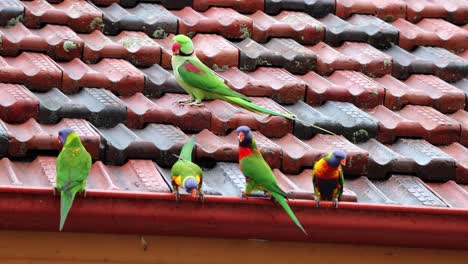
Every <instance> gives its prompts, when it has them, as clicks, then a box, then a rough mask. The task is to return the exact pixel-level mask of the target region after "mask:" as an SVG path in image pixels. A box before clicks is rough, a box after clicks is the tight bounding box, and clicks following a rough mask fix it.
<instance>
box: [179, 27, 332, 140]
mask: <svg viewBox="0 0 468 264" xmlns="http://www.w3.org/2000/svg"><path fill="white" fill-rule="evenodd" d="M173 41H174V44H173V45H172V53H173V55H172V58H171V63H172V69H173V70H174V76H175V79H176V81H177V83H178V84H179V85H180V86H181V87H182V88H183V89H184V90H185V91H186V92H187V93H188V94H189V95H190V99H188V100H186V101H180V102H179V104H183V105H196V106H203V104H202V103H201V102H202V101H203V100H214V99H219V100H223V101H226V102H228V103H231V104H234V105H237V106H240V107H242V108H244V109H247V110H249V111H252V112H255V113H264V114H269V115H274V116H282V117H285V118H287V119H291V120H296V121H299V122H301V123H303V124H305V125H307V126H311V127H315V128H317V129H320V130H322V131H325V132H326V133H329V134H334V133H332V132H330V131H328V130H325V129H323V128H321V127H317V126H315V125H312V124H308V123H306V122H304V121H302V120H299V119H298V118H297V117H296V116H294V115H292V114H283V113H278V112H275V111H272V110H269V109H267V108H264V107H261V106H259V105H256V104H254V103H252V100H251V99H250V98H249V97H247V96H245V95H243V94H240V93H238V92H235V91H233V90H231V89H230V88H229V87H228V86H227V85H226V84H225V83H224V80H222V79H221V78H219V77H218V76H217V75H216V74H215V73H214V72H213V71H212V70H211V69H210V68H208V67H207V66H206V65H204V64H203V63H202V62H201V61H200V60H199V59H198V58H197V56H196V54H195V52H194V47H193V43H192V40H191V39H190V38H189V37H187V36H185V35H177V36H175V37H174V38H173Z"/></svg>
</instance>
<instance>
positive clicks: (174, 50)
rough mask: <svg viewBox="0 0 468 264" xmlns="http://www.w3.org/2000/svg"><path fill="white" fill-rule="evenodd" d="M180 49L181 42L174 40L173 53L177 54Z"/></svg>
mask: <svg viewBox="0 0 468 264" xmlns="http://www.w3.org/2000/svg"><path fill="white" fill-rule="evenodd" d="M179 50H180V44H179V42H174V44H173V45H172V53H173V54H175V55H177V54H179Z"/></svg>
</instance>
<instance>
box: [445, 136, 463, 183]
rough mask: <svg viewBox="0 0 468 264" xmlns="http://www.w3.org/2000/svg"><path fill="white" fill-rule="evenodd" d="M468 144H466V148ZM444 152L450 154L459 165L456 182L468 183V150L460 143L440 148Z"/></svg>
mask: <svg viewBox="0 0 468 264" xmlns="http://www.w3.org/2000/svg"><path fill="white" fill-rule="evenodd" d="M466 145H467V144H465V146H466ZM440 149H441V150H442V151H444V152H445V153H447V154H449V155H450V156H451V157H452V158H453V159H455V162H456V163H457V168H456V177H455V178H456V182H458V183H465V184H467V183H468V149H467V148H466V147H464V146H463V145H462V144H460V143H453V144H450V145H448V146H442V147H440Z"/></svg>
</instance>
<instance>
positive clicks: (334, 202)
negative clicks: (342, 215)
mask: <svg viewBox="0 0 468 264" xmlns="http://www.w3.org/2000/svg"><path fill="white" fill-rule="evenodd" d="M332 201H333V206H334V207H335V208H338V199H337V198H333V200H332Z"/></svg>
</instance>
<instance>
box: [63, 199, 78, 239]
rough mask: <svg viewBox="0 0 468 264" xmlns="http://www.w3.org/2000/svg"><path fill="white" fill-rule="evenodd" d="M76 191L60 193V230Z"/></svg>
mask: <svg viewBox="0 0 468 264" xmlns="http://www.w3.org/2000/svg"><path fill="white" fill-rule="evenodd" d="M75 195H76V192H71V191H64V192H61V194H60V231H62V229H63V225H64V224H65V221H66V220H67V216H68V213H69V212H70V209H71V207H72V205H73V200H74V199H75Z"/></svg>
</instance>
